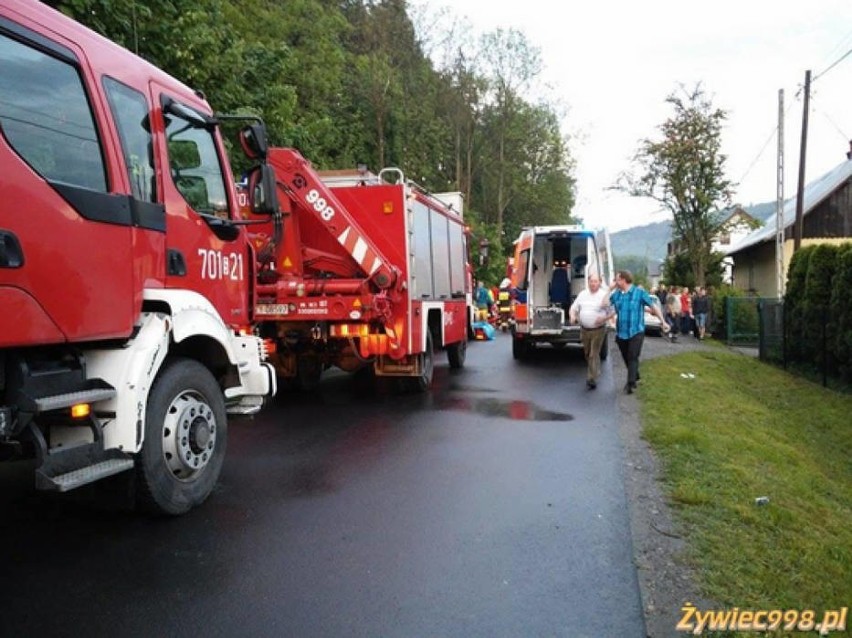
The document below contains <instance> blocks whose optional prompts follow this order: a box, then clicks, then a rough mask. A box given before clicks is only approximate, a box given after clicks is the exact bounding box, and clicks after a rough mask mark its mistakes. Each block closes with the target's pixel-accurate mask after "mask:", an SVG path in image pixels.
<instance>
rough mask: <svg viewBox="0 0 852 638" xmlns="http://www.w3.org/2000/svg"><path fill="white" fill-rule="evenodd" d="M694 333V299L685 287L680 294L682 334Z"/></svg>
mask: <svg viewBox="0 0 852 638" xmlns="http://www.w3.org/2000/svg"><path fill="white" fill-rule="evenodd" d="M690 332H692V297H690V295H689V288H688V287H687V286H684V287H683V290H682V291H681V293H680V333H681V334H682V335H688V334H689V333H690Z"/></svg>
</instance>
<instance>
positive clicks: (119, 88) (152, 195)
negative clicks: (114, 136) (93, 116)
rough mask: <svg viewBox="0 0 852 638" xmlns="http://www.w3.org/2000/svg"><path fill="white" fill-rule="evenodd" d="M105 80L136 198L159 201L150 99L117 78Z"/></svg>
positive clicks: (144, 200)
mask: <svg viewBox="0 0 852 638" xmlns="http://www.w3.org/2000/svg"><path fill="white" fill-rule="evenodd" d="M103 82H104V89H105V90H106V94H107V99H108V100H109V105H110V109H112V115H113V118H114V119H115V122H116V125H117V126H118V135H119V138H121V149H122V152H123V153H124V164H125V166H126V167H127V178H128V180H129V181H130V189H131V192H132V193H133V197H134V198H136V199H138V200H139V201H143V202H156V201H157V182H156V178H155V172H154V157H153V143H152V141H151V125H150V120H149V109H148V102H147V100H146V99H145V96H144V95H143V94H142V93H140V92H139V91H136V90H134V89H131V88H130V87H128V86H125V85H124V84H121V83H120V82H118V81H117V80H114V79H113V78H110V77H105V78H104V81H103Z"/></svg>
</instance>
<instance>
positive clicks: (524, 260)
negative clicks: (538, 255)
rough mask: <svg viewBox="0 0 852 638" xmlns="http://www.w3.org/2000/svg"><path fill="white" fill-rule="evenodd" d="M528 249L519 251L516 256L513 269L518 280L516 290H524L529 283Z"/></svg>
mask: <svg viewBox="0 0 852 638" xmlns="http://www.w3.org/2000/svg"><path fill="white" fill-rule="evenodd" d="M529 264H530V249H529V248H527V249H526V250H523V251H521V254H520V255H519V256H518V265H517V267H516V269H515V272H516V273H517V280H518V286H517V287H518V290H526V289H527V288H529V285H530V269H529Z"/></svg>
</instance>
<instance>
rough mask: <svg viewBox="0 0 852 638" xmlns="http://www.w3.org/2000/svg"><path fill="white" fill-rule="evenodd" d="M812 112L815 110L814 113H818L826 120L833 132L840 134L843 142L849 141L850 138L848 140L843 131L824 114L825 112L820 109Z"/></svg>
mask: <svg viewBox="0 0 852 638" xmlns="http://www.w3.org/2000/svg"><path fill="white" fill-rule="evenodd" d="M814 110H815V111H818V112H819V114H820V115H822V116H823V117H824V118H825V119H826V120H828V123H829V124H831V125H832V126H833V127H834V130H835V131H837V132H838V133H840V136H841V137H842V138H843V139H844V140H849V139H850V138H849V136H848V135H847V134H846V133H844V132H843V130H842V129H841V128H840V126H838V125H837V122H835V121H834V120H833V119H831V117H829V115H828V113H826V112H825V111H823V110H822V109H814Z"/></svg>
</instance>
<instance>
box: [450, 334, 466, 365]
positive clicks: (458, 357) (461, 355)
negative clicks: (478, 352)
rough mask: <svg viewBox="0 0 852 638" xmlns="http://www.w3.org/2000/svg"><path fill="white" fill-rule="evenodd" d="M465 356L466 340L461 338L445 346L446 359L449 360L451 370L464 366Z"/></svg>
mask: <svg viewBox="0 0 852 638" xmlns="http://www.w3.org/2000/svg"><path fill="white" fill-rule="evenodd" d="M466 356H467V341H466V340H465V339H462V340H461V341H459V342H457V343H451V344H450V345H448V346H447V361H449V362H450V367H451V368H452V369H453V370H458V369H459V368H463V367H464V360H465V358H466Z"/></svg>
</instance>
